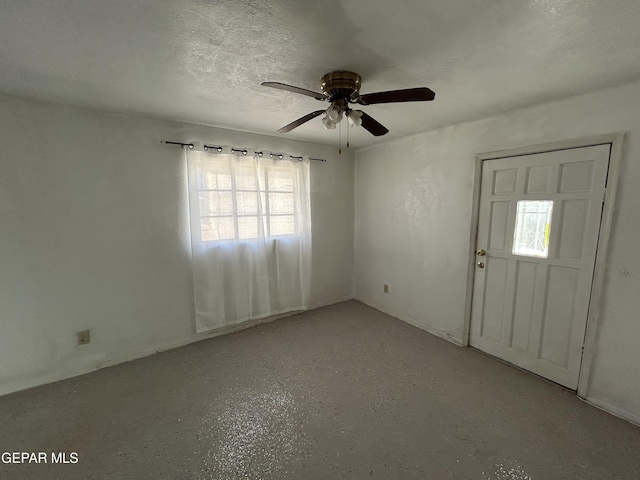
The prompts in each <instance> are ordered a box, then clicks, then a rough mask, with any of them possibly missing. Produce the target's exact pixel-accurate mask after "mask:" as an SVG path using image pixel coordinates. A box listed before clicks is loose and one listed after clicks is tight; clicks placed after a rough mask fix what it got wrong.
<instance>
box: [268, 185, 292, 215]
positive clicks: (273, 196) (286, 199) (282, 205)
mask: <svg viewBox="0 0 640 480" xmlns="http://www.w3.org/2000/svg"><path fill="white" fill-rule="evenodd" d="M269 178H271V177H269ZM269 213H271V214H273V213H290V214H293V193H269Z"/></svg>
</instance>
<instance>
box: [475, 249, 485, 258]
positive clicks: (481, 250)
mask: <svg viewBox="0 0 640 480" xmlns="http://www.w3.org/2000/svg"><path fill="white" fill-rule="evenodd" d="M476 254H477V255H478V256H479V257H484V256H485V255H486V254H487V251H486V250H483V249H480V250H478V251H477V252H476Z"/></svg>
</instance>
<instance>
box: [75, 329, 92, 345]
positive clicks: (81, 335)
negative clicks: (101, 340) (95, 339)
mask: <svg viewBox="0 0 640 480" xmlns="http://www.w3.org/2000/svg"><path fill="white" fill-rule="evenodd" d="M76 335H77V336H78V345H86V344H87V343H89V342H91V334H90V333H89V330H83V331H82V332H78V333H76Z"/></svg>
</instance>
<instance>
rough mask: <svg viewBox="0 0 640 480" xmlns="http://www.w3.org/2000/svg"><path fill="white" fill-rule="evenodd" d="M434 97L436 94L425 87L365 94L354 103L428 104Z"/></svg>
mask: <svg viewBox="0 0 640 480" xmlns="http://www.w3.org/2000/svg"><path fill="white" fill-rule="evenodd" d="M435 97H436V94H435V93H434V92H433V90H431V89H429V88H427V87H418V88H407V89H406V90H391V91H389V92H377V93H367V94H365V95H360V97H358V99H357V100H356V102H355V103H359V104H360V105H373V104H375V103H396V102H428V101H429V100H433V99H434V98H435Z"/></svg>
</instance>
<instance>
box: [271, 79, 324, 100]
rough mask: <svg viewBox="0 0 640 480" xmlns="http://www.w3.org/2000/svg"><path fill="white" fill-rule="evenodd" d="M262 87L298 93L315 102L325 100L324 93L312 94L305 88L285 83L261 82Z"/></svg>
mask: <svg viewBox="0 0 640 480" xmlns="http://www.w3.org/2000/svg"><path fill="white" fill-rule="evenodd" d="M261 85H263V86H265V87H271V88H277V89H279V90H287V91H288V92H293V93H300V94H301V95H306V96H307V97H313V98H315V99H316V100H326V99H327V97H326V95H325V94H324V93H320V92H314V91H312V90H307V89H306V88H300V87H294V86H293V85H287V84H286V83H280V82H262V84H261Z"/></svg>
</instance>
